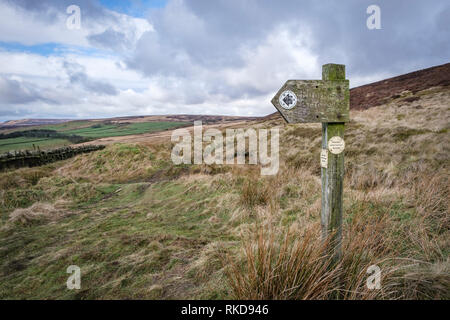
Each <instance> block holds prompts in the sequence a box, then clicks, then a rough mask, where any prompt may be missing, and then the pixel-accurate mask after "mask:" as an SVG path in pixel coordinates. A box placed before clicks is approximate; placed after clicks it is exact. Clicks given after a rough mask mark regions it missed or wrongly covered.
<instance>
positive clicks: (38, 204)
mask: <svg viewBox="0 0 450 320" xmlns="http://www.w3.org/2000/svg"><path fill="white" fill-rule="evenodd" d="M409 95H411V93H410V92H403V93H402V95H400V96H399V97H392V98H390V99H389V101H386V102H385V103H384V104H382V105H379V106H377V107H372V108H370V109H368V110H362V111H352V112H351V122H350V123H348V125H347V128H346V132H345V139H346V150H345V163H346V171H345V182H344V244H343V260H342V263H341V264H339V265H337V266H333V267H330V261H329V259H328V258H327V256H326V254H325V252H324V248H323V244H322V243H321V241H320V236H319V234H320V209H321V199H320V163H319V154H320V141H321V128H320V125H316V124H307V125H286V124H284V123H283V122H282V120H281V119H277V118H267V119H264V120H254V121H253V122H248V123H246V124H245V126H246V127H252V128H269V127H270V128H271V127H279V128H280V162H281V163H280V170H279V172H278V174H277V175H275V176H260V170H259V168H258V166H255V165H239V166H238V165H234V166H229V165H222V166H218V165H179V166H176V165H173V163H172V161H171V158H170V152H171V149H172V144H171V143H170V141H169V140H166V141H165V142H164V141H163V142H161V141H160V140H157V141H155V142H153V141H152V140H151V139H149V140H146V141H145V142H141V143H131V142H130V143H125V144H111V145H108V146H107V148H106V149H104V150H102V151H98V152H94V153H91V154H85V155H80V156H77V157H75V158H72V159H68V160H64V161H61V162H57V163H53V164H51V165H47V166H43V167H39V168H24V169H18V170H15V171H13V172H4V173H0V212H1V220H0V221H1V222H0V223H1V224H0V243H1V244H0V299H13V298H14V299H33V298H43V299H86V298H92V299H111V298H117V299H123V298H130V299H174V298H189V299H196V298H205V299H222V298H224V299H228V298H244V299H247V298H250V299H259V298H264V299H277V298H281V299H303V298H304V299H309V298H312V299H324V298H340V299H354V298H360V299H372V298H379V299H388V298H403V299H411V298H420V299H431V298H435V299H449V298H450V261H449V248H450V243H449V241H450V233H449V228H450V220H449V198H450V197H449V190H450V185H449V180H448V179H449V178H448V177H449V175H448V174H449V171H448V170H449V163H450V161H449V160H450V159H449V154H450V152H449V151H450V150H449V147H450V144H449V139H450V135H449V132H448V129H449V123H450V121H449V116H450V112H449V101H450V90H449V89H448V86H447V87H445V86H444V87H432V88H428V89H425V90H422V91H419V92H416V93H415V96H416V97H418V98H417V99H412V100H411V99H410V100H409V101H408V100H405V97H408V96H409ZM63 125H68V123H65V124H63ZM241 125H244V124H241ZM91 129H92V130H91ZM93 129H94V128H85V129H72V128H71V129H70V130H73V132H77V133H79V134H82V133H85V134H87V135H88V134H90V132H92V131H95V130H93ZM103 129H104V130H105V131H107V130H109V128H107V127H106V128H103ZM83 130H87V131H83ZM372 264H376V265H378V266H379V267H380V268H381V270H382V283H381V285H382V289H381V290H368V289H367V287H366V278H367V274H366V271H367V268H368V266H370V265H372ZM70 265H78V266H80V268H81V289H80V290H73V291H70V290H68V289H67V288H66V280H67V278H68V276H69V274H67V273H66V269H67V267H68V266H70Z"/></svg>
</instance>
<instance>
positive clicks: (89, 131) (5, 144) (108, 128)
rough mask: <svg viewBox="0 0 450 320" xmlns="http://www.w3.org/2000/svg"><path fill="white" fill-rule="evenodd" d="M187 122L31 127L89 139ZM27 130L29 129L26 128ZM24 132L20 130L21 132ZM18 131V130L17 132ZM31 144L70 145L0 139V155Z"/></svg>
mask: <svg viewBox="0 0 450 320" xmlns="http://www.w3.org/2000/svg"><path fill="white" fill-rule="evenodd" d="M186 124H187V122H180V121H158V122H141V123H129V124H126V123H122V124H116V123H113V124H111V123H109V122H93V121H88V120H82V121H70V122H65V123H62V124H56V125H45V126H39V127H33V129H36V128H37V129H49V130H56V131H58V132H61V133H64V134H66V135H77V136H82V137H86V138H90V139H98V138H106V137H119V136H127V135H136V134H143V133H150V132H157V131H163V130H168V129H174V128H177V127H181V126H184V125H186ZM27 129H28V130H29V129H31V128H27ZM23 130H26V129H22V130H21V131H23ZM17 131H18V130H17ZM33 144H34V145H35V146H36V147H37V146H39V147H40V148H41V149H48V148H53V147H60V146H63V145H69V144H71V142H70V141H68V140H65V139H55V138H29V137H18V138H9V139H0V153H4V152H7V151H13V150H27V149H28V150H31V149H33Z"/></svg>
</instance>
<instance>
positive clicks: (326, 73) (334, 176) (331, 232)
mask: <svg viewBox="0 0 450 320" xmlns="http://www.w3.org/2000/svg"><path fill="white" fill-rule="evenodd" d="M322 77H323V80H330V79H332V80H341V79H345V66H344V65H335V64H327V65H324V66H323V69H322ZM339 78H340V79H339ZM344 129H345V123H344V122H341V123H322V148H323V149H328V142H329V141H330V139H331V138H332V137H336V136H337V137H341V138H342V139H344ZM344 152H345V151H344ZM344 152H342V153H340V154H333V153H331V152H329V153H328V164H327V168H322V169H321V171H322V213H321V222H322V237H323V238H324V239H327V238H328V237H329V236H331V239H329V240H330V251H331V252H332V254H333V257H334V259H335V260H336V261H337V260H339V259H340V258H341V255H342V253H341V242H342V214H343V208H342V202H343V201H342V196H343V181H344Z"/></svg>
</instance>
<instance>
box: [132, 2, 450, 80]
mask: <svg viewBox="0 0 450 320" xmlns="http://www.w3.org/2000/svg"><path fill="white" fill-rule="evenodd" d="M372 4H377V5H379V6H380V8H381V25H382V29H381V30H369V29H368V28H367V26H366V20H367V18H368V16H369V15H368V14H367V13H366V9H367V7H368V6H369V5H372ZM449 8H450V3H449V2H448V1H445V0H442V1H433V2H429V1H407V0H389V1H387V0H385V1H374V0H347V1H323V0H322V1H294V0H285V1H269V0H249V1H240V0H216V1H179V0H175V1H171V2H170V3H169V4H168V5H167V6H166V7H165V8H161V9H155V10H153V11H152V13H151V15H150V17H149V21H150V22H151V23H152V24H153V26H154V29H155V30H156V33H157V35H154V34H152V35H149V34H147V35H145V36H144V37H142V38H141V41H140V43H139V44H138V47H137V50H136V53H135V56H134V58H133V59H131V60H130V61H129V64H130V66H131V67H133V68H136V69H141V70H143V71H144V72H146V73H147V74H154V73H158V72H159V73H175V74H181V75H183V72H182V71H180V70H182V66H183V65H184V66H185V67H186V66H187V64H186V61H188V62H190V63H192V64H194V65H201V66H206V67H209V68H222V67H228V66H239V65H241V64H242V57H241V55H240V54H239V48H241V47H243V46H245V47H250V48H251V47H255V46H257V45H258V44H259V43H260V42H261V41H262V40H263V39H264V38H265V37H266V36H267V34H268V33H269V32H270V31H272V30H274V29H275V28H276V27H277V26H280V25H291V26H295V28H296V32H298V33H302V32H311V33H312V39H313V44H312V48H311V49H312V50H313V52H314V53H315V54H316V55H317V56H318V57H319V61H320V63H327V62H338V63H345V64H347V66H348V71H349V72H350V73H352V74H354V75H368V74H370V73H375V72H386V73H401V72H405V71H409V70H411V69H415V68H421V67H427V66H431V65H435V64H440V63H444V62H446V61H448V59H449V56H450V52H449V41H448V39H449V21H450V20H449V19H448V14H449V10H450V9H449ZM149 33H150V32H149ZM280 50H283V48H280ZM145 57H147V58H146V59H145ZM274 63H276V61H274Z"/></svg>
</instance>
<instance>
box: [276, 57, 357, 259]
mask: <svg viewBox="0 0 450 320" xmlns="http://www.w3.org/2000/svg"><path fill="white" fill-rule="evenodd" d="M272 104H273V105H274V106H275V108H277V110H278V111H279V112H280V114H281V115H282V116H283V118H284V119H285V120H286V121H287V122H288V123H308V122H321V123H322V151H321V153H320V164H321V168H322V169H321V171H322V213H321V222H322V238H323V239H328V237H329V236H331V238H330V239H329V241H330V251H331V252H332V254H333V258H334V259H335V260H336V261H337V260H338V259H340V257H341V240H342V191H343V180H344V153H343V151H344V148H345V142H344V128H345V122H348V121H349V117H350V116H349V112H350V111H349V109H350V90H349V81H348V80H345V65H341V64H326V65H323V66H322V80H288V81H287V82H286V83H285V84H284V85H283V87H282V88H281V89H280V90H279V91H278V92H277V94H276V95H275V97H273V99H272Z"/></svg>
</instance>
